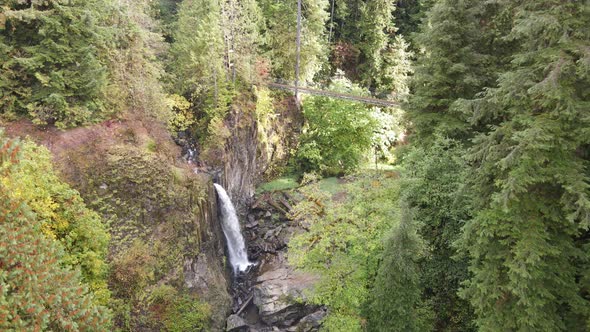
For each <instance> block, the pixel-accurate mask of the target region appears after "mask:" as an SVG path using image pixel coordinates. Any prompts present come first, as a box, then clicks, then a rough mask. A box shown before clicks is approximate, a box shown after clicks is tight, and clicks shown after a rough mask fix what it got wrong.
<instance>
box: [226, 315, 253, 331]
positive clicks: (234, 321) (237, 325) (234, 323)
mask: <svg viewBox="0 0 590 332" xmlns="http://www.w3.org/2000/svg"><path fill="white" fill-rule="evenodd" d="M226 322H227V327H226V328H225V330H226V331H227V332H246V331H248V330H249V328H248V323H247V322H246V321H245V320H244V319H243V318H242V317H240V316H238V315H231V316H229V317H228V318H227V321H226Z"/></svg>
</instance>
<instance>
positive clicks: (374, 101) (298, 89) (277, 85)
mask: <svg viewBox="0 0 590 332" xmlns="http://www.w3.org/2000/svg"><path fill="white" fill-rule="evenodd" d="M333 11H334V1H332V14H333ZM331 35H332V31H331V26H330V36H331ZM295 53H296V54H297V61H296V63H295V85H290V84H289V83H284V82H267V83H266V86H268V87H269V88H274V89H282V90H288V91H293V92H294V93H295V98H296V99H297V100H299V93H306V94H311V95H317V96H325V97H330V98H338V99H345V100H352V101H357V102H361V103H365V104H371V105H377V106H385V107H399V106H400V104H399V103H397V102H394V101H391V100H387V99H379V98H374V97H365V96H357V95H352V94H346V93H340V92H336V91H330V90H320V89H315V88H309V87H302V86H299V63H300V58H301V57H300V54H301V0H297V40H296V51H295Z"/></svg>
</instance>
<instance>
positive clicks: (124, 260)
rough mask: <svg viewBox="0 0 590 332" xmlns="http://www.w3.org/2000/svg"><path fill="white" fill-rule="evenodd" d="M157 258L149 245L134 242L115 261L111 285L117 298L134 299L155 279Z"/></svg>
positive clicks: (137, 241) (139, 241) (138, 241)
mask: <svg viewBox="0 0 590 332" xmlns="http://www.w3.org/2000/svg"><path fill="white" fill-rule="evenodd" d="M155 265H156V258H155V255H154V253H153V252H152V250H151V247H149V246H148V245H147V244H145V243H144V242H142V241H141V240H136V241H135V242H133V244H132V245H131V247H129V248H128V249H127V250H125V251H124V252H122V253H120V254H119V255H118V256H117V257H115V258H114V259H113V262H112V271H111V284H113V285H114V286H115V287H116V288H115V291H116V292H117V294H116V295H117V296H119V297H126V298H133V297H135V296H137V294H138V292H139V291H140V290H142V289H143V288H145V287H146V286H147V285H148V284H149V282H150V281H152V280H153V279H154V270H155Z"/></svg>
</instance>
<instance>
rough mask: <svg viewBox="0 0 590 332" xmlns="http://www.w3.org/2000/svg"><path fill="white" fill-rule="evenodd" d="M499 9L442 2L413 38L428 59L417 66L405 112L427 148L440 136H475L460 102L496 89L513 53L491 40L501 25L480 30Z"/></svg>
mask: <svg viewBox="0 0 590 332" xmlns="http://www.w3.org/2000/svg"><path fill="white" fill-rule="evenodd" d="M496 7H497V5H495V4H494V3H491V2H490V3H485V1H480V0H462V1H454V0H444V1H438V2H436V3H435V5H434V6H433V7H432V9H431V10H430V11H429V12H428V17H427V20H426V21H425V22H424V24H423V31H422V32H421V33H420V34H419V35H417V36H416V38H415V39H416V42H417V43H418V45H419V47H420V48H421V49H422V50H423V52H424V53H423V54H421V56H420V57H419V59H418V62H417V65H416V69H415V76H414V79H413V82H412V87H413V90H414V91H413V95H412V98H411V99H410V102H409V105H408V107H407V112H408V114H407V115H408V119H409V121H410V122H411V124H412V129H413V130H412V131H413V134H414V136H415V139H414V142H415V143H416V144H424V145H429V144H431V143H432V142H433V140H434V139H435V138H436V137H437V136H438V135H441V136H448V137H451V138H457V139H468V138H469V137H471V136H472V133H471V132H470V124H469V122H468V118H469V111H467V110H465V109H463V108H462V107H460V106H461V103H460V101H459V99H460V98H473V97H475V96H476V94H477V93H479V92H480V91H481V90H482V89H483V88H484V87H485V86H492V85H493V82H494V81H495V79H496V78H497V67H499V66H501V64H502V63H503V62H504V61H505V60H503V59H504V56H503V53H504V52H506V50H507V49H509V48H508V47H507V45H506V43H507V42H506V41H504V40H502V39H499V38H493V36H494V35H495V34H497V33H500V31H499V30H501V29H502V27H503V22H502V21H498V22H497V23H496V24H494V25H482V23H483V22H485V21H488V20H490V19H491V17H493V16H494V15H496V14H497V12H498V11H499V9H497V8H496ZM494 52H495V53H494ZM492 53H494V54H492Z"/></svg>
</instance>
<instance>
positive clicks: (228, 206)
mask: <svg viewBox="0 0 590 332" xmlns="http://www.w3.org/2000/svg"><path fill="white" fill-rule="evenodd" d="M214 185H215V190H216V191H217V196H219V205H220V208H221V228H222V229H223V234H225V239H226V241H227V250H228V253H229V262H230V263H231V265H232V268H233V270H234V273H237V272H242V271H245V270H246V269H248V267H249V266H250V265H252V263H250V261H249V260H248V252H247V251H246V244H245V242H244V237H243V236H242V232H241V231H240V222H239V221H238V215H237V214H236V209H235V208H234V205H233V203H232V201H231V199H230V198H229V196H228V195H227V192H226V191H225V189H223V187H222V186H220V185H218V184H217V183H215V184H214Z"/></svg>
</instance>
